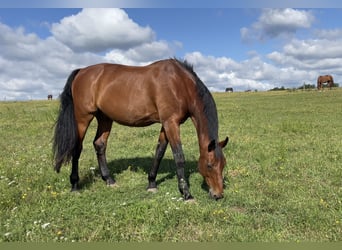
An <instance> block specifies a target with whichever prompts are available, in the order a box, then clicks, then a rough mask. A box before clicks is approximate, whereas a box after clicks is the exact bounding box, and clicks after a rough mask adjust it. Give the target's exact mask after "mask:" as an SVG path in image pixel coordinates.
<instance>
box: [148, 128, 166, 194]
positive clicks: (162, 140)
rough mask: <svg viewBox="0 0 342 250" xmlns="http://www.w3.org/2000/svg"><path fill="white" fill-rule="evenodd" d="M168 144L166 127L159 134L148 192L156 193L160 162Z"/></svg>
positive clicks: (149, 176) (149, 177) (149, 175)
mask: <svg viewBox="0 0 342 250" xmlns="http://www.w3.org/2000/svg"><path fill="white" fill-rule="evenodd" d="M168 143H169V141H168V139H167V137H166V135H165V130H164V127H162V128H161V131H160V134H159V139H158V144H157V148H156V152H155V156H154V160H153V165H152V168H151V170H150V172H149V174H148V187H147V191H149V192H155V191H156V190H157V183H156V178H157V173H158V169H159V166H160V162H161V160H162V158H163V157H164V154H165V151H166V148H167V144H168Z"/></svg>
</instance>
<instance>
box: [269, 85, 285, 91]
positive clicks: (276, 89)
mask: <svg viewBox="0 0 342 250" xmlns="http://www.w3.org/2000/svg"><path fill="white" fill-rule="evenodd" d="M282 90H285V87H284V86H281V87H280V88H279V87H275V88H273V89H270V90H269V91H282Z"/></svg>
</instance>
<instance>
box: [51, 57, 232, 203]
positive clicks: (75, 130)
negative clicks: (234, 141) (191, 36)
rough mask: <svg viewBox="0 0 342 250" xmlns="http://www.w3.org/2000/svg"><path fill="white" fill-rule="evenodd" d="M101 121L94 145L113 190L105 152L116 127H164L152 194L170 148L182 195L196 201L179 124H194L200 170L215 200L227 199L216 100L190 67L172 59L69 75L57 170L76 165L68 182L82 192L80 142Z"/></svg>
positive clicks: (61, 113) (58, 126)
mask: <svg viewBox="0 0 342 250" xmlns="http://www.w3.org/2000/svg"><path fill="white" fill-rule="evenodd" d="M94 117H96V119H97V121H98V128H97V133H96V136H95V138H94V141H93V144H94V148H95V151H96V154H97V159H98V164H99V168H100V172H101V176H102V178H103V180H104V181H106V183H107V184H108V185H114V184H115V180H114V179H113V178H112V177H111V176H110V173H109V169H108V166H107V160H106V155H105V154H106V146H107V139H108V136H109V133H110V131H111V127H112V123H113V121H115V122H117V123H119V124H122V125H126V126H136V127H141V126H148V125H151V124H153V123H157V122H159V123H161V125H162V127H161V131H160V134H159V140H158V144H157V147H156V151H155V159H154V161H153V165H152V168H151V170H150V172H149V174H148V181H149V184H148V190H155V189H156V187H157V184H156V177H157V172H158V168H159V164H160V162H161V159H162V158H163V156H164V153H165V150H166V147H167V145H168V143H170V145H171V149H172V152H173V156H174V160H175V162H176V173H177V179H178V187H179V191H180V192H181V193H182V195H183V197H184V199H185V200H188V199H192V198H193V197H192V195H191V194H190V191H189V188H188V183H187V181H186V180H185V176H184V166H185V158H184V154H183V149H182V144H181V140H180V124H182V123H183V122H185V120H187V118H189V117H190V118H191V120H192V122H193V124H194V126H195V127H196V131H197V136H198V142H199V151H200V157H199V161H198V169H199V172H200V173H201V175H202V176H203V177H204V179H205V181H206V183H207V184H208V186H209V194H210V195H211V197H212V198H214V199H220V198H222V197H223V175H222V172H223V168H224V166H225V164H226V160H225V157H224V155H223V152H222V148H223V147H225V146H226V144H227V143H228V137H227V138H226V139H225V140H224V141H222V142H219V140H218V118H217V110H216V105H215V102H214V99H213V97H212V95H211V94H210V92H209V90H208V89H207V88H206V87H205V85H204V84H203V82H202V81H201V80H200V79H199V78H198V76H197V75H196V73H195V72H194V71H193V68H192V66H191V65H189V64H188V63H187V62H186V61H185V62H181V61H179V60H176V59H169V60H163V61H158V62H155V63H152V64H150V65H148V66H143V67H135V66H124V65H118V64H97V65H92V66H89V67H86V68H83V69H77V70H75V71H73V72H72V73H71V75H70V76H69V78H68V80H67V83H66V85H65V87H64V90H63V93H62V94H61V106H60V111H59V115H58V119H57V122H56V127H55V134H54V143H53V151H54V159H55V170H56V171H57V172H59V171H60V168H61V166H62V164H63V163H68V162H69V161H72V171H71V175H70V182H71V186H72V191H75V190H77V189H78V182H79V175H78V161H79V157H80V154H81V151H82V142H83V139H84V136H85V133H86V131H87V128H88V126H89V124H90V122H91V121H92V120H93V118H94Z"/></svg>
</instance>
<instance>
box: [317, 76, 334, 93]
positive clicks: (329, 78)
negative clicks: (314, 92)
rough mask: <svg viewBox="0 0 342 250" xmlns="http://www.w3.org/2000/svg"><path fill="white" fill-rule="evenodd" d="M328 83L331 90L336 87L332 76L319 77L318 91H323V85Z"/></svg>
mask: <svg viewBox="0 0 342 250" xmlns="http://www.w3.org/2000/svg"><path fill="white" fill-rule="evenodd" d="M323 83H327V84H328V86H329V88H330V89H331V88H332V87H333V86H334V78H333V77H332V76H331V75H325V76H319V77H318V78H317V89H318V90H320V89H322V84H323Z"/></svg>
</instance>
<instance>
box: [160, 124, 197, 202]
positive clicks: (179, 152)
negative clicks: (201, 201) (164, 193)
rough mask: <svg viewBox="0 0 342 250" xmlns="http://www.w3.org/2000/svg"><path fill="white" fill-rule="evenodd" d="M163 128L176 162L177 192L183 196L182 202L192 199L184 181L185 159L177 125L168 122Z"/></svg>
mask: <svg viewBox="0 0 342 250" xmlns="http://www.w3.org/2000/svg"><path fill="white" fill-rule="evenodd" d="M164 128H165V131H166V135H167V138H168V140H169V142H170V145H171V148H172V153H173V157H174V159H175V162H176V173H177V179H178V188H179V191H180V192H181V194H182V195H183V197H184V200H190V199H193V197H192V195H191V194H190V191H189V186H188V183H187V181H186V179H185V170H184V167H185V157H184V153H183V149H182V144H181V141H180V129H179V123H177V122H169V123H166V124H165V126H164Z"/></svg>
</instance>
